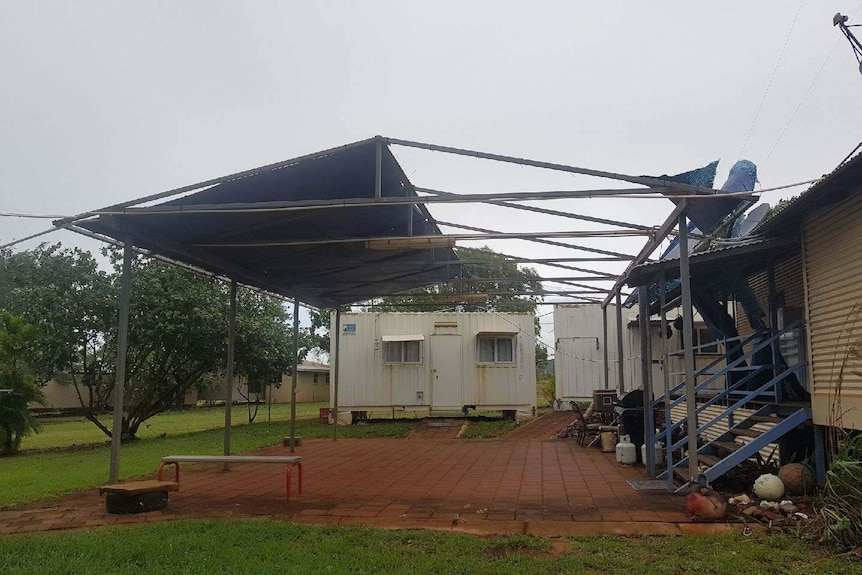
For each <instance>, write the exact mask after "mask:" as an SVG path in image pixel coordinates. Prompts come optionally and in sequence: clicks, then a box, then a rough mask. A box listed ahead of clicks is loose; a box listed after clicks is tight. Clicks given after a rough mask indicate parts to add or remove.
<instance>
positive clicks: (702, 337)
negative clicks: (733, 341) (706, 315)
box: [694, 327, 721, 354]
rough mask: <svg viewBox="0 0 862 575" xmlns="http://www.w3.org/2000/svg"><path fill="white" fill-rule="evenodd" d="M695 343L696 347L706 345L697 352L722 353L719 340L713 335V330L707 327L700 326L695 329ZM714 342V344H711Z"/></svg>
mask: <svg viewBox="0 0 862 575" xmlns="http://www.w3.org/2000/svg"><path fill="white" fill-rule="evenodd" d="M694 339H695V341H694V345H695V347H698V346H704V347H700V348H699V349H697V353H699V354H718V353H721V350H720V349H719V345H718V341H716V339H715V336H714V335H712V332H711V331H709V330H708V329H707V328H705V327H699V328H697V329H696V330H694ZM709 344H712V345H709Z"/></svg>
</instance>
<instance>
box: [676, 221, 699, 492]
mask: <svg viewBox="0 0 862 575" xmlns="http://www.w3.org/2000/svg"><path fill="white" fill-rule="evenodd" d="M679 232H680V233H679V279H680V282H681V284H682V338H683V349H684V350H685V407H686V418H687V425H686V427H687V429H688V474H689V478H690V480H691V481H692V482H696V481H697V479H698V473H699V472H698V467H697V464H698V459H697V396H696V394H695V387H696V382H695V380H694V349H693V345H694V344H693V338H694V326H693V319H694V318H693V317H692V313H693V312H692V307H691V276H690V275H689V267H688V225H687V222H686V214H685V212H683V213H682V214H680V216H679Z"/></svg>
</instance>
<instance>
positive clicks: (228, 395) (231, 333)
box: [222, 280, 236, 471]
mask: <svg viewBox="0 0 862 575" xmlns="http://www.w3.org/2000/svg"><path fill="white" fill-rule="evenodd" d="M235 353H236V280H230V316H229V317H228V324H227V373H226V374H225V382H224V390H223V391H224V454H225V455H230V432H231V415H232V411H233V364H234V354H235ZM222 467H223V469H224V470H225V471H227V470H228V469H230V465H229V464H228V463H225V464H224V465H223V466H222Z"/></svg>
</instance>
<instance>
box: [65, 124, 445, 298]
mask: <svg viewBox="0 0 862 575" xmlns="http://www.w3.org/2000/svg"><path fill="white" fill-rule="evenodd" d="M189 189H191V190H195V189H199V190H200V191H194V193H191V194H190V195H185V196H183V197H179V198H176V199H171V200H168V201H164V202H162V203H157V204H153V203H152V201H151V200H150V198H142V199H141V200H137V201H135V202H132V203H128V204H123V205H119V206H111V207H107V208H104V209H102V210H96V211H95V212H93V214H94V215H93V216H91V217H87V218H85V219H82V220H78V221H76V222H75V223H74V226H75V227H77V228H81V229H83V230H87V231H89V232H92V233H94V234H98V235H100V236H106V237H109V238H113V239H115V240H118V241H125V238H127V237H132V238H134V245H135V246H137V247H139V248H143V249H145V250H148V251H151V252H153V253H156V254H159V255H160V256H163V257H165V258H168V259H170V260H174V261H177V262H182V263H185V264H188V265H191V266H194V267H196V268H200V269H202V270H206V271H209V272H212V273H215V274H218V275H223V276H227V277H230V278H231V279H233V280H235V281H237V282H239V283H241V284H245V285H248V286H254V287H257V288H261V289H263V290H266V291H268V292H272V293H275V294H280V295H283V296H286V297H288V298H292V299H298V300H300V301H302V302H304V303H307V304H310V305H313V306H315V307H318V308H335V307H340V306H343V305H347V304H351V303H355V302H357V301H361V300H363V299H367V298H368V297H369V292H370V293H371V295H382V294H392V293H397V292H400V291H404V290H406V289H410V288H412V287H416V286H417V285H424V284H433V283H441V282H446V281H448V280H450V279H453V278H455V277H458V275H459V272H460V267H459V265H458V258H457V257H456V256H455V253H454V252H453V250H452V249H451V248H450V247H449V245H450V244H449V243H446V242H445V241H444V242H443V243H435V242H434V241H432V240H429V239H428V238H429V237H433V236H441V234H440V229H439V228H438V227H437V224H436V222H435V221H434V220H433V218H432V217H431V215H430V214H429V213H428V211H427V210H426V209H425V207H424V206H422V205H421V204H418V203H405V204H399V205H388V204H387V200H391V199H403V198H416V197H417V196H416V192H415V191H414V189H413V186H412V185H411V183H410V182H409V181H408V180H407V178H406V176H405V175H404V173H403V171H402V170H401V167H400V166H399V165H398V162H397V161H396V160H395V158H394V156H392V154H391V153H390V152H389V150H388V148H387V147H386V146H383V145H382V144H381V143H380V142H379V141H378V140H377V139H371V140H365V141H363V142H358V143H355V144H350V145H348V146H344V147H341V148H338V149H335V150H328V151H324V152H319V153H317V154H313V155H310V156H306V157H303V158H300V159H297V160H291V161H288V162H285V163H281V164H275V165H273V166H267V167H263V168H258V169H256V170H252V171H251V172H250V173H248V172H246V173H243V174H240V175H236V176H229V177H227V178H224V179H223V180H221V181H217V182H216V183H214V184H213V183H210V182H204V183H201V184H198V185H197V186H190V187H189V188H184V189H182V190H181V191H180V192H176V193H187V191H189ZM151 198H152V197H151ZM357 199H358V200H367V201H371V202H373V201H377V202H379V204H377V205H368V203H369V202H366V203H364V204H363V205H359V206H355V207H351V208H350V209H333V207H343V206H344V205H346V204H348V203H349V202H350V201H352V200H353V201H355V200H357ZM411 236H416V238H415V240H416V241H415V243H411V241H412V240H413V239H414V238H412V237H411ZM376 238H384V239H376ZM390 238H398V239H390ZM440 239H442V240H445V239H446V238H444V237H442V236H441V237H440ZM387 242H388V245H387ZM315 263H321V264H324V265H322V266H321V267H320V268H315V266H314V264H315ZM370 286H373V287H371V289H369V287H370Z"/></svg>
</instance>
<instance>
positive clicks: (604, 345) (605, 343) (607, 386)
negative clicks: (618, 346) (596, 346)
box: [602, 305, 611, 389]
mask: <svg viewBox="0 0 862 575" xmlns="http://www.w3.org/2000/svg"><path fill="white" fill-rule="evenodd" d="M602 360H603V361H604V366H605V378H604V379H605V389H610V387H611V386H610V375H611V374H610V369H611V366H610V364H609V363H608V308H607V306H605V305H602Z"/></svg>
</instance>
